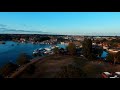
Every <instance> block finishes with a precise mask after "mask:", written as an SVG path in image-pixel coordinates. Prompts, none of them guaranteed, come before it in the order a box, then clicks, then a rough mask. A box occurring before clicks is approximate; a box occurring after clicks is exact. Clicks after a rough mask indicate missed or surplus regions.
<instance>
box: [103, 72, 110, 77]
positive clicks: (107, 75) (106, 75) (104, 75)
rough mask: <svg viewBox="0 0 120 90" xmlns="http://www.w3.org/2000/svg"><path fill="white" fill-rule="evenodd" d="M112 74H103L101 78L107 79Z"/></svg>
mask: <svg viewBox="0 0 120 90" xmlns="http://www.w3.org/2000/svg"><path fill="white" fill-rule="evenodd" d="M111 75H112V74H111V73H110V72H103V73H102V78H109V77H110V76H111Z"/></svg>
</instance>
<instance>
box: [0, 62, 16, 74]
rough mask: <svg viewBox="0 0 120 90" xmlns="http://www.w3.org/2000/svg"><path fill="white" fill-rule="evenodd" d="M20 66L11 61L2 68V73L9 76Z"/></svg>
mask: <svg viewBox="0 0 120 90" xmlns="http://www.w3.org/2000/svg"><path fill="white" fill-rule="evenodd" d="M17 68H18V66H17V65H16V64H13V63H11V62H9V63H7V64H5V65H4V66H3V67H2V68H1V69H0V74H1V75H2V76H7V75H9V74H10V73H12V72H13V71H14V70H16V69H17Z"/></svg>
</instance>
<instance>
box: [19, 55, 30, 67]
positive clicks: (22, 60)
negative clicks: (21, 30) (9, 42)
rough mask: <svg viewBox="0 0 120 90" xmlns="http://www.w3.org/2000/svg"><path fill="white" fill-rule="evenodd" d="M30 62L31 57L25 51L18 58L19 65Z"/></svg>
mask: <svg viewBox="0 0 120 90" xmlns="http://www.w3.org/2000/svg"><path fill="white" fill-rule="evenodd" d="M29 62H30V57H29V56H28V55H27V54H25V53H22V54H20V56H19V57H18V60H17V64H18V65H24V64H26V63H29Z"/></svg>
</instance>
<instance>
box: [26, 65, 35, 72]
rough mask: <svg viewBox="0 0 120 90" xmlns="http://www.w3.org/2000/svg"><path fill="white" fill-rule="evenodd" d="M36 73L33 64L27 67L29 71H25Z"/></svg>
mask: <svg viewBox="0 0 120 90" xmlns="http://www.w3.org/2000/svg"><path fill="white" fill-rule="evenodd" d="M34 71H35V66H34V65H33V64H31V65H29V66H28V67H27V69H26V70H25V71H24V73H27V74H33V73H34Z"/></svg>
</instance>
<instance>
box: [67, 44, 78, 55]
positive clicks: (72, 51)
mask: <svg viewBox="0 0 120 90" xmlns="http://www.w3.org/2000/svg"><path fill="white" fill-rule="evenodd" d="M67 49H68V52H69V53H70V55H75V54H76V46H75V44H74V43H72V42H71V43H69V45H68V47H67Z"/></svg>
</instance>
